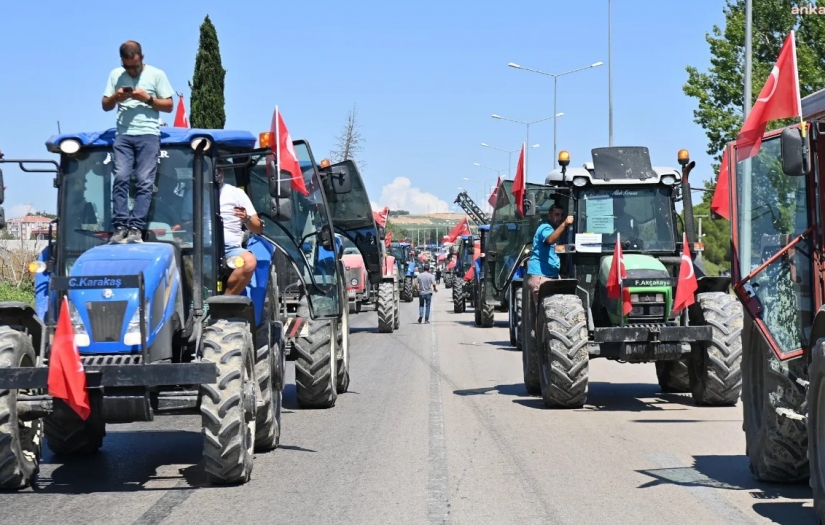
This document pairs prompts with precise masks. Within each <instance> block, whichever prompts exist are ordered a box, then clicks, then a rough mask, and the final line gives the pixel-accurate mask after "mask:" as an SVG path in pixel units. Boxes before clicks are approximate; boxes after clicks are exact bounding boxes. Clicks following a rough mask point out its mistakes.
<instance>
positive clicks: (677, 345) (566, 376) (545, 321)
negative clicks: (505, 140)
mask: <svg viewBox="0 0 825 525" xmlns="http://www.w3.org/2000/svg"><path fill="white" fill-rule="evenodd" d="M592 157H593V160H592V162H587V163H585V164H584V166H583V167H581V168H568V167H567V166H568V165H569V162H570V156H569V154H568V153H567V152H566V151H562V152H561V153H560V154H559V165H560V166H561V169H560V170H553V171H551V172H550V174H549V175H548V176H547V178H546V180H545V186H546V187H547V188H548V190H550V189H553V190H555V191H554V192H553V193H552V194H551V195H550V196H552V198H553V199H554V201H557V202H559V204H561V205H562V207H564V209H565V213H566V214H569V215H574V216H575V222H574V224H573V225H572V226H571V227H570V228H568V230H567V232H566V235H567V239H564V238H563V241H562V242H559V243H558V244H557V245H556V248H555V250H556V253H557V254H558V255H559V258H560V261H561V268H560V273H561V278H560V279H554V280H548V281H547V282H544V283H542V285H541V287H540V288H539V292H538V303H537V305H534V304H533V298H532V294H531V293H530V292H529V288H527V279H525V281H524V283H523V292H522V296H523V299H522V300H523V301H525V304H524V305H523V311H524V314H525V315H524V319H523V321H522V324H523V326H525V327H528V329H529V334H530V336H529V337H526V338H525V339H524V342H523V345H522V352H523V359H524V363H525V366H524V370H525V384H526V386H527V389H528V391H529V392H531V393H534V394H538V393H539V392H540V393H541V396H542V398H543V400H544V403H545V404H546V405H547V406H548V407H558V408H578V407H581V406H583V405H584V403H585V402H586V400H587V391H588V370H589V361H590V359H592V358H598V357H603V358H607V359H613V360H617V361H619V362H625V363H647V362H651V361H652V362H655V363H656V371H657V377H658V380H659V384H660V386H661V388H662V390H663V391H664V392H678V391H686V390H689V391H690V393H691V394H692V396H693V399H694V401H695V402H696V403H697V404H700V405H711V406H716V405H735V404H736V402H737V401H738V400H739V395H740V392H741V389H742V374H741V371H740V362H741V356H742V342H741V335H740V334H741V329H742V322H743V319H742V307H741V305H740V304H739V303H738V302H737V301H736V299H735V297H734V296H732V295H730V294H729V293H728V289H729V286H730V278H729V277H717V276H708V275H706V274H705V271H704V264H703V263H702V261H701V257H699V253H698V252H699V251H701V249H702V248H703V246H702V245H701V243H697V242H696V237H695V234H694V217H693V205H692V200H691V196H690V186H689V184H688V175H689V173H690V171H691V169H693V167H694V166H695V162H690V159H689V156H688V152H687V151H686V150H682V151H680V152H679V155H678V159H679V164H680V165H681V166H682V168H681V170H677V169H674V168H664V167H655V168H654V167H653V166H651V162H650V154H649V152H648V150H647V148H644V147H609V148H596V149H593V150H592ZM546 197H549V196H546ZM679 201H681V202H682V203H683V207H684V210H685V212H684V218H682V216H681V215H680V214H679V213H678V212H677V211H676V203H677V202H679ZM526 202H529V203H533V202H535V196H533V195H529V194H528V196H527V199H526ZM526 208H527V209H529V211H528V212H527V213H535V212H536V207H535V205H532V206H527V207H526ZM682 232H684V233H685V234H686V236H687V239H688V241H687V242H688V249H689V252H690V254H691V259H692V261H691V262H692V263H693V265H692V267H693V269H694V271H695V274H696V277H697V282H698V289H697V291H696V292H695V302H694V304H692V305H691V306H689V307H688V308H685V309H683V310H682V311H681V312H679V313H677V314H674V313H672V306H673V300H674V294H675V292H676V285H677V280H678V276H679V270H680V267H681V264H682V260H683V259H684V256H683V255H682V253H683V249H684V244H683V242H682ZM617 238H619V240H620V243H621V247H622V252H623V260H624V265H625V268H626V272H627V277H626V278H625V279H623V280H622V288H623V291H624V290H627V291H628V292H629V295H630V303H631V311H630V313H629V314H627V315H623V314H622V307H623V305H622V301H621V300H617V299H611V298H609V297H608V294H607V278H608V274H609V272H610V267H611V263H612V260H613V251H614V247H615V245H616V240H617ZM526 333H528V332H526ZM525 335H526V334H525Z"/></svg>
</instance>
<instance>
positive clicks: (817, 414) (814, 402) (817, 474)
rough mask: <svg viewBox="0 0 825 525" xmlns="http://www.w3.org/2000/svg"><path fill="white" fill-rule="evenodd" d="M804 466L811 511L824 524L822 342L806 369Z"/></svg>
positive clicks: (824, 356)
mask: <svg viewBox="0 0 825 525" xmlns="http://www.w3.org/2000/svg"><path fill="white" fill-rule="evenodd" d="M808 379H809V380H810V382H811V383H810V386H809V387H808V398H807V399H808V425H807V426H808V464H809V465H810V469H811V478H810V484H811V489H812V491H813V493H814V511H815V512H816V517H817V518H818V519H819V522H820V523H825V339H820V340H818V341H817V342H816V345H814V348H813V351H812V352H811V364H810V365H808Z"/></svg>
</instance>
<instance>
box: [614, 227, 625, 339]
mask: <svg viewBox="0 0 825 525" xmlns="http://www.w3.org/2000/svg"><path fill="white" fill-rule="evenodd" d="M616 242H617V243H619V249H620V250H621V248H622V232H616ZM622 252H624V251H622ZM622 259H624V253H622V254H621V257H619V260H618V261H616V273H617V275H616V278H617V280H618V281H619V326H624V282H623V280H622V265H623V264H624V261H623V260H622ZM622 344H626V343H622Z"/></svg>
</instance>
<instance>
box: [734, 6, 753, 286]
mask: <svg viewBox="0 0 825 525" xmlns="http://www.w3.org/2000/svg"><path fill="white" fill-rule="evenodd" d="M752 24H753V5H752V0H746V2H745V90H744V91H745V93H744V95H745V96H744V103H743V107H742V116H743V121H744V120H747V119H748V115H749V114H750V112H751V73H752V65H753V62H752V60H753V59H752V49H751V42H752V41H753V36H752V27H753V26H752ZM733 166H734V169H736V159H735V158H734V163H733ZM742 167H743V168H744V169H743V171H744V173H743V176H742V193H741V203H740V204H741V210H742V211H741V212H740V217H744V218H745V220H744V221H740V224H739V228H740V234H739V266H740V270H739V273H740V274H741V275H743V276H745V275H748V274H749V273H750V272H751V259H752V257H751V255H752V254H751V222H750V221H751V216H752V215H753V210H752V209H751V208H752V206H753V203H752V200H751V159H745V161H744V164H743V166H742Z"/></svg>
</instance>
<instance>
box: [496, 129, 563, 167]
mask: <svg viewBox="0 0 825 525" xmlns="http://www.w3.org/2000/svg"><path fill="white" fill-rule="evenodd" d="M562 115H563V113H562ZM558 116H560V115H553V116H552V117H544V118H542V119H538V120H534V121H532V122H522V121H520V120H513V119H511V118H506V117H502V116H501V115H496V114H493V118H495V119H499V120H508V121H510V122H515V123H516V124H521V125H522V126H525V127H526V128H527V140H525V141H524V143H525V144H530V126H532V125H533V124H538V123H539V122H544V121H545V120H550V119H551V118H552V119H554V118H556V117H558ZM529 149H532V148H529ZM524 180H525V181H527V180H529V178H528V177H527V149H525V150H524Z"/></svg>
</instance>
